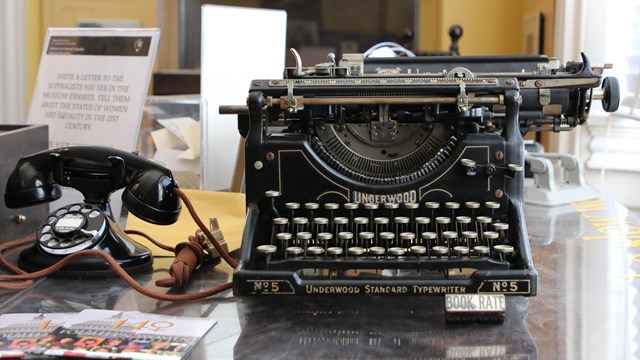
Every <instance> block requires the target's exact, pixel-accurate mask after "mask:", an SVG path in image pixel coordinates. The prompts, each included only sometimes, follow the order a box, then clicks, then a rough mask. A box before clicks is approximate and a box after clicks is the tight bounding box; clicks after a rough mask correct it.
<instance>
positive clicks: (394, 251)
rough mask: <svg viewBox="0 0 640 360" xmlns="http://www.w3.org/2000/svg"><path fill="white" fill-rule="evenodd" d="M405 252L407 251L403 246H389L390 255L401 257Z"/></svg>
mask: <svg viewBox="0 0 640 360" xmlns="http://www.w3.org/2000/svg"><path fill="white" fill-rule="evenodd" d="M405 252H406V251H405V250H404V249H403V248H401V247H392V248H389V250H388V251H387V253H388V254H389V255H391V256H395V257H400V256H402V255H404V254H405Z"/></svg>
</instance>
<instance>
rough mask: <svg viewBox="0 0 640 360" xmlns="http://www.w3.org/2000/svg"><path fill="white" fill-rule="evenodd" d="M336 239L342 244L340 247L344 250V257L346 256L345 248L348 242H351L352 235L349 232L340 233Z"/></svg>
mask: <svg viewBox="0 0 640 360" xmlns="http://www.w3.org/2000/svg"><path fill="white" fill-rule="evenodd" d="M338 239H340V242H341V243H342V246H343V247H344V248H345V256H346V255H347V250H346V249H347V247H349V245H350V242H351V241H352V240H353V233H352V232H350V231H342V232H340V233H338Z"/></svg>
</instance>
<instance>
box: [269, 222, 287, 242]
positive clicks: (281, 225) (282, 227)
mask: <svg viewBox="0 0 640 360" xmlns="http://www.w3.org/2000/svg"><path fill="white" fill-rule="evenodd" d="M287 225H289V219H287V218H283V217H277V218H273V225H271V244H272V245H273V244H274V243H275V241H274V240H275V237H276V234H278V233H281V232H287V231H288V229H287Z"/></svg>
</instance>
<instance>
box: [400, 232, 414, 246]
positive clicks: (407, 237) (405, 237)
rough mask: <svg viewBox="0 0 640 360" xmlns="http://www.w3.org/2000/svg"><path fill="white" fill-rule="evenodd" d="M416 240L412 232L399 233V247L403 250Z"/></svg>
mask: <svg viewBox="0 0 640 360" xmlns="http://www.w3.org/2000/svg"><path fill="white" fill-rule="evenodd" d="M415 239H416V234H414V233H412V232H403V233H400V240H401V241H400V245H401V247H402V248H404V249H408V248H409V247H410V246H411V244H413V241H414V240H415Z"/></svg>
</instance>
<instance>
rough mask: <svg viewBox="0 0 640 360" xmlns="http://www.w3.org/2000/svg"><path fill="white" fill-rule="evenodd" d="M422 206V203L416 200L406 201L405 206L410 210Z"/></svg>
mask: <svg viewBox="0 0 640 360" xmlns="http://www.w3.org/2000/svg"><path fill="white" fill-rule="evenodd" d="M419 207H420V204H418V203H416V202H406V203H404V208H405V209H409V210H415V209H417V208H419Z"/></svg>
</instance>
